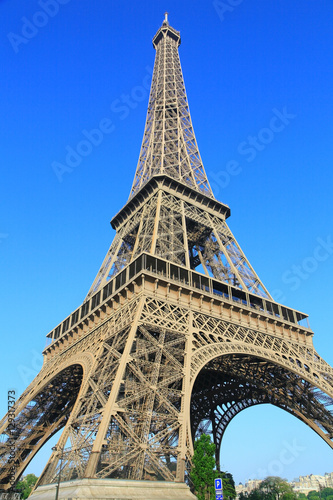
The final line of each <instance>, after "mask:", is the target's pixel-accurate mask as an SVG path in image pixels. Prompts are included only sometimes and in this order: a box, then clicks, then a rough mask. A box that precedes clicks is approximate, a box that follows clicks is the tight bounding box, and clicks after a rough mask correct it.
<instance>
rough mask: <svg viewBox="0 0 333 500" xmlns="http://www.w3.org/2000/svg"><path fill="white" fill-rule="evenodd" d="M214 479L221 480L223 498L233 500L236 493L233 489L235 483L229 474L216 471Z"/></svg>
mask: <svg viewBox="0 0 333 500" xmlns="http://www.w3.org/2000/svg"><path fill="white" fill-rule="evenodd" d="M216 477H221V478H222V483H223V498H225V499H230V500H233V499H234V498H236V496H237V493H236V489H235V481H234V478H233V477H232V474H230V472H223V471H218V472H217V476H216ZM213 498H214V497H213Z"/></svg>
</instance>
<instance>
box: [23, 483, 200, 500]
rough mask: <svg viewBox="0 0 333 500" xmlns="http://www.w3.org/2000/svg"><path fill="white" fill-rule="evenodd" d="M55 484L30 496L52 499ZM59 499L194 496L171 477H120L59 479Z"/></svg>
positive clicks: (186, 499) (184, 499) (188, 499)
mask: <svg viewBox="0 0 333 500" xmlns="http://www.w3.org/2000/svg"><path fill="white" fill-rule="evenodd" d="M55 493H56V485H55V484H48V485H45V486H39V487H38V488H37V489H36V490H35V491H34V493H33V494H32V495H31V496H30V497H29V500H54V497H55ZM59 498H60V499H65V498H66V499H69V498H75V499H81V498H85V499H88V500H89V499H94V500H98V499H110V500H112V499H115V498H117V500H118V499H119V500H122V499H123V500H128V499H129V498H136V499H138V500H141V499H142V500H157V499H160V498H163V499H164V500H196V498H197V497H196V496H194V495H193V493H191V492H190V489H189V487H188V486H187V485H186V484H185V483H173V482H170V481H126V480H123V479H80V480H76V481H67V482H64V483H60V488H59Z"/></svg>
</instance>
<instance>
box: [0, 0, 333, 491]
mask: <svg viewBox="0 0 333 500" xmlns="http://www.w3.org/2000/svg"><path fill="white" fill-rule="evenodd" d="M59 2H60V0H59ZM42 3H43V0H42ZM220 3H221V2H220ZM237 3H238V5H237V6H235V4H237ZM224 4H225V5H229V7H230V5H231V4H233V5H234V7H230V8H229V9H228V10H226V11H225V12H223V8H222V7H220V10H219V12H218V11H217V10H216V9H215V7H214V3H213V2H212V1H208V2H207V0H191V1H189V0H185V1H182V2H181V1H179V0H178V1H177V2H176V1H173V0H164V1H163V2H162V1H160V0H155V1H154V2H148V1H143V2H134V1H133V0H132V1H127V2H111V1H110V2H106V1H105V0H104V1H102V0H94V1H91V0H89V1H88V0H68V1H67V2H66V1H65V0H62V2H61V5H59V4H58V7H59V9H58V10H59V11H58V12H57V13H56V12H53V13H52V16H53V17H52V16H51V13H50V14H48V15H40V14H38V12H40V11H41V7H40V4H39V2H38V1H35V0H29V1H25V2H22V1H21V0H2V1H0V18H1V25H0V40H1V43H0V60H1V66H2V75H1V79H0V95H1V119H0V127H1V130H0V137H1V146H0V147H1V163H2V169H1V170H2V175H1V185H0V186H1V187H0V189H1V195H0V200H1V201H0V203H1V207H2V208H1V212H0V213H1V218H0V273H1V284H2V286H1V291H0V294H1V300H0V304H1V339H2V356H1V360H2V362H1V368H0V370H1V371H0V373H1V382H0V410H1V413H2V414H4V412H5V410H6V403H7V390H8V389H10V388H15V389H16V390H17V392H18V393H21V392H22V391H23V390H24V389H25V387H26V385H27V383H28V382H30V381H31V380H32V378H33V377H34V375H35V374H36V373H37V371H38V370H39V368H40V366H41V362H42V358H41V355H40V353H41V351H42V350H43V348H44V346H45V335H46V334H47V333H48V332H49V331H50V330H51V329H52V328H53V327H54V326H55V325H56V324H57V323H58V322H60V321H61V320H62V319H63V318H64V317H66V316H67V315H68V314H69V313H70V312H71V311H72V310H74V309H75V308H76V307H77V306H78V305H80V303H81V302H82V300H83V299H84V297H85V295H86V293H87V291H88V290H89V287H90V285H91V283H92V281H93V279H94V277H95V274H96V273H97V271H98V269H99V266H100V264H101V262H102V259H103V258H104V255H105V253H106V251H107V249H108V247H109V245H110V242H111V241H112V238H113V236H114V233H113V231H112V230H111V228H110V226H109V220H110V219H111V218H112V216H113V215H114V214H115V213H116V212H117V211H118V210H119V209H120V208H121V207H122V206H123V204H124V203H125V202H126V200H127V197H128V195H129V191H130V187H131V183H132V180H133V177H134V172H135V168H136V163H137V160H138V155H139V150H140V145H141V140H142V134H143V130H144V122H145V117H146V109H147V101H148V93H147V91H145V90H144V83H145V82H146V81H147V79H148V78H149V77H148V76H147V75H149V71H150V70H149V67H150V68H152V67H153V63H154V56H155V52H154V49H153V47H152V44H151V39H152V37H153V35H154V34H155V32H156V30H157V29H158V28H159V26H160V25H161V22H162V20H163V15H164V11H165V10H168V11H169V13H170V18H169V19H170V24H171V25H172V26H173V27H175V28H176V29H178V30H180V31H181V36H182V45H181V47H180V57H181V62H182V67H183V72H184V77H185V84H186V88H187V93H188V98H189V103H190V109H191V114H192V120H193V124H194V129H195V133H196V136H197V140H198V144H199V148H200V151H201V155H202V158H203V162H204V165H205V168H206V171H207V174H208V177H209V179H210V181H211V183H212V187H213V190H214V192H215V195H216V197H217V198H218V199H219V200H221V201H222V202H225V203H227V204H229V205H230V207H231V213H232V215H231V218H230V219H229V223H230V227H231V229H232V231H233V232H234V234H235V236H236V238H237V239H238V241H239V243H240V245H241V246H242V248H243V249H244V251H245V254H246V255H247V257H248V258H249V260H250V262H251V263H252V265H253V267H254V268H255V269H256V271H257V273H258V274H259V276H260V277H261V279H262V280H263V282H264V283H265V285H266V287H267V288H268V289H269V290H270V291H271V292H273V291H274V293H273V294H274V295H275V296H276V298H277V299H279V300H281V301H282V302H285V303H286V304H287V305H289V306H291V307H295V308H297V309H299V310H301V311H304V312H306V313H308V314H309V316H310V324H311V327H312V329H313V330H314V332H315V336H314V344H315V346H316V348H317V350H318V352H319V353H320V354H321V355H322V356H323V357H324V358H325V359H326V360H327V361H328V362H329V363H330V364H331V365H333V348H332V335H333V328H332V319H331V310H332V306H331V303H332V298H333V296H332V284H331V283H332V282H331V280H332V277H333V255H332V252H333V250H332V248H331V247H330V246H329V247H328V248H329V250H328V251H327V250H325V248H324V246H325V245H326V246H327V242H328V243H329V242H330V241H331V240H330V239H331V238H333V229H332V220H333V201H332V181H333V174H332V164H333V152H332V136H333V130H332V128H333V119H332V111H333V93H332V88H333V73H332V62H333V61H332V54H333V46H332V45H333V32H332V25H333V3H332V1H331V0H307V1H306V2H305V1H304V0H293V1H292V2H290V1H287V0H265V1H263V0H243V1H238V2H236V1H235V0H233V1H231V0H224ZM27 20H28V21H30V22H31V21H33V22H34V23H35V24H36V23H37V24H38V25H39V27H38V28H37V29H36V27H33V26H31V25H29V24H27ZM43 24H44V26H42V25H43ZM22 30H23V31H22ZM10 33H12V34H11V35H9V34H10ZM8 35H9V36H8ZM19 36H20V37H21V38H19ZM23 36H24V38H22V37H23ZM27 37H29V38H27ZM126 95H130V96H132V98H131V101H130V104H126V109H124V110H123V112H122V113H120V112H119V111H118V112H117V111H116V109H117V105H119V102H117V100H123V99H126V97H124V96H126ZM133 96H134V98H133ZM277 113H284V115H285V118H284V122H283V121H281V120H280V121H277V120H275V121H274V120H273V121H272V119H273V118H274V116H276V115H277ZM286 116H287V117H286ZM104 118H108V119H109V120H111V121H112V123H113V131H112V132H111V133H109V134H104V137H103V140H102V142H101V143H100V144H99V145H98V146H94V147H93V148H92V150H91V152H90V153H89V154H87V155H86V156H85V157H83V158H82V159H81V162H80V164H78V166H76V167H75V168H73V169H72V171H71V172H67V173H65V174H64V175H63V176H62V182H59V179H58V177H57V176H56V174H55V172H54V169H53V167H52V165H54V162H59V163H63V164H64V163H65V157H66V148H67V147H70V148H76V147H77V146H78V144H79V143H80V141H82V140H83V139H84V138H85V137H84V133H83V131H84V130H87V131H90V130H92V129H95V128H96V127H98V126H99V124H100V122H101V120H103V119H104ZM278 125H279V126H278ZM282 125H283V126H282ZM272 128H273V129H274V130H273V131H272ZM277 128H278V129H279V130H277ZM258 141H259V142H258ZM250 142H252V143H253V144H255V145H252V146H251V145H250V144H249V143H250ZM249 148H251V149H249ZM231 161H234V162H236V163H234V164H233V165H236V167H234V170H233V171H231V170H230V162H231ZM230 172H231V173H232V175H231V173H230ZM323 242H324V243H323ZM323 245H324V246H323ZM318 246H319V247H321V250H320V255H321V258H320V259H318V255H319V253H318ZM323 249H324V250H323ZM324 255H326V257H325V258H324V257H323V256H324ZM294 440H295V442H294ZM295 444H296V447H295ZM50 446H51V445H46V446H45V447H44V448H45V450H44V449H43V450H42V451H41V453H40V454H39V455H38V456H37V457H36V459H35V460H34V462H33V463H32V464H31V465H30V467H29V469H28V471H29V472H34V473H36V474H37V475H38V474H39V473H40V472H41V469H42V466H43V463H45V461H46V458H47V457H48V455H49V448H50ZM288 447H289V448H290V447H292V449H293V451H292V452H291V451H290V452H289V455H288V457H289V458H290V457H291V459H289V460H287V461H288V462H289V463H285V462H286V460H285V459H283V457H285V456H286V453H284V450H286V449H287V450H288V449H289V448H288ZM281 460H282V461H281ZM222 466H223V467H224V469H226V470H228V471H230V472H232V473H233V474H234V477H235V480H236V482H239V481H242V482H244V481H246V480H247V479H248V478H250V477H251V478H253V477H260V476H261V477H262V475H264V472H265V471H266V472H267V474H268V473H276V474H277V475H281V476H283V477H286V478H288V479H292V478H294V477H295V476H298V475H305V474H310V473H318V474H319V473H324V472H330V471H333V453H332V451H331V450H330V448H329V447H328V445H327V444H325V443H324V442H323V441H322V440H321V439H320V438H319V437H318V436H317V435H316V434H315V433H314V432H313V431H311V430H310V429H308V428H307V427H306V426H305V425H304V424H302V423H301V422H299V421H298V420H297V419H295V418H293V417H291V416H289V415H288V414H286V413H284V412H283V411H282V410H278V409H275V408H272V407H269V406H265V407H257V408H252V409H249V410H246V411H244V412H242V413H241V414H240V415H239V416H237V417H236V418H235V419H234V420H233V421H232V423H231V424H230V426H229V427H228V430H227V432H226V436H225V439H224V442H223V451H222ZM263 471H264V472H263ZM267 474H266V475H267Z"/></svg>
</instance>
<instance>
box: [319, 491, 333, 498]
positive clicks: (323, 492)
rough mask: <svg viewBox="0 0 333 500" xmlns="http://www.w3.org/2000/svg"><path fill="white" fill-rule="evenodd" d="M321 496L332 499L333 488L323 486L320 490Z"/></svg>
mask: <svg viewBox="0 0 333 500" xmlns="http://www.w3.org/2000/svg"><path fill="white" fill-rule="evenodd" d="M320 495H321V498H325V499H326V500H331V499H330V497H333V488H323V489H322V490H321V492H320Z"/></svg>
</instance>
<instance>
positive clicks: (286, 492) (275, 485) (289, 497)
mask: <svg viewBox="0 0 333 500" xmlns="http://www.w3.org/2000/svg"><path fill="white" fill-rule="evenodd" d="M258 490H259V491H260V492H262V493H263V497H262V498H263V499H264V500H296V498H297V495H296V493H295V492H294V490H293V489H292V487H291V486H290V484H288V482H287V481H286V480H285V479H282V478H281V477H278V476H268V477H266V479H264V480H263V481H262V482H261V483H260V485H259V488H258Z"/></svg>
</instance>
